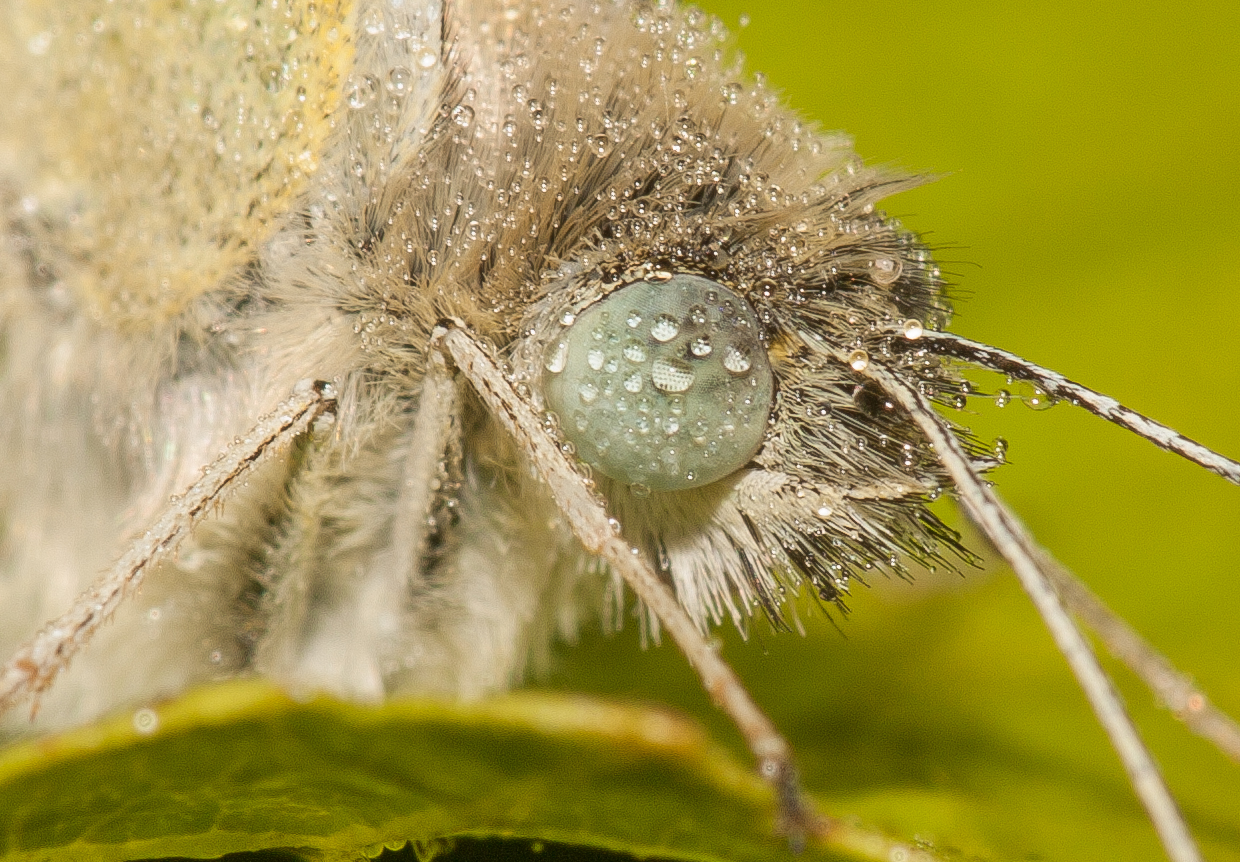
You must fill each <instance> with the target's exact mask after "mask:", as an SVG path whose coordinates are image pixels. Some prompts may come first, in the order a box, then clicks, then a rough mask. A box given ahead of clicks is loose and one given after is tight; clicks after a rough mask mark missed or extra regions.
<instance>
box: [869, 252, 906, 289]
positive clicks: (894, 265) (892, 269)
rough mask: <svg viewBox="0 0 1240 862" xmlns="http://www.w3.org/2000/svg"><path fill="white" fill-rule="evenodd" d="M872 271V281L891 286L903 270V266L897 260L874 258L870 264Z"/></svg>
mask: <svg viewBox="0 0 1240 862" xmlns="http://www.w3.org/2000/svg"><path fill="white" fill-rule="evenodd" d="M871 267H872V268H873V270H874V281H876V282H878V283H879V284H892V283H893V282H895V281H896V280H897V279H898V278H899V277H900V273H901V272H902V271H903V270H904V264H903V263H901V262H900V260H899V258H891V257H880V258H876V259H875V260H874V262H873V263H872V264H871Z"/></svg>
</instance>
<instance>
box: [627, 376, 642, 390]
mask: <svg viewBox="0 0 1240 862" xmlns="http://www.w3.org/2000/svg"><path fill="white" fill-rule="evenodd" d="M624 388H625V391H627V392H634V393H636V392H641V391H642V376H641V374H639V373H638V372H636V371H634V372H633V373H632V374H630V375H629V376H628V377H626V378H624Z"/></svg>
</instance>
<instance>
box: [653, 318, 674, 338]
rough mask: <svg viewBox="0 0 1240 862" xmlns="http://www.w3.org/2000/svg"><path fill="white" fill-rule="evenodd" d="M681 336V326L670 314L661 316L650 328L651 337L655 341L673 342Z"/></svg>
mask: <svg viewBox="0 0 1240 862" xmlns="http://www.w3.org/2000/svg"><path fill="white" fill-rule="evenodd" d="M679 334H680V324H679V323H677V322H676V318H674V317H672V316H671V315H669V314H660V315H659V316H658V317H656V318H655V321H654V324H653V325H652V326H651V327H650V337H651V338H653V339H654V340H655V341H659V342H666V341H671V340H672V339H673V338H675V337H676V336H677V335H679Z"/></svg>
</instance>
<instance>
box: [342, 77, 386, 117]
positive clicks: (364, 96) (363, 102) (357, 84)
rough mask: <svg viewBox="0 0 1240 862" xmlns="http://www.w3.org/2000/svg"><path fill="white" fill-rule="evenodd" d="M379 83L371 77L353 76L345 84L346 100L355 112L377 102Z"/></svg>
mask: <svg viewBox="0 0 1240 862" xmlns="http://www.w3.org/2000/svg"><path fill="white" fill-rule="evenodd" d="M378 91H379V82H378V81H376V80H375V79H374V78H373V77H372V76H370V75H352V76H350V77H349V80H348V81H347V82H345V88H344V100H345V104H346V105H348V106H349V107H350V108H351V109H353V110H354V111H358V110H361V109H362V108H365V107H366V106H367V105H369V104H371V103H372V102H373V101H374V100H375V94H376V93H377V92H378Z"/></svg>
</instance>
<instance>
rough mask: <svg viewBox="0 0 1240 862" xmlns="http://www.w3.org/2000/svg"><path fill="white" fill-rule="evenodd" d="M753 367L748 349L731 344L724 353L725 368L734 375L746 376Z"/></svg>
mask: <svg viewBox="0 0 1240 862" xmlns="http://www.w3.org/2000/svg"><path fill="white" fill-rule="evenodd" d="M752 365H753V360H752V359H751V358H750V351H749V348H748V347H744V346H741V345H736V344H729V345H728V346H727V347H726V348H724V351H723V367H724V368H726V369H728V371H731V372H732V373H733V374H744V373H745V372H746V371H748V370H749V369H750V367H751V366H752Z"/></svg>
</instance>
